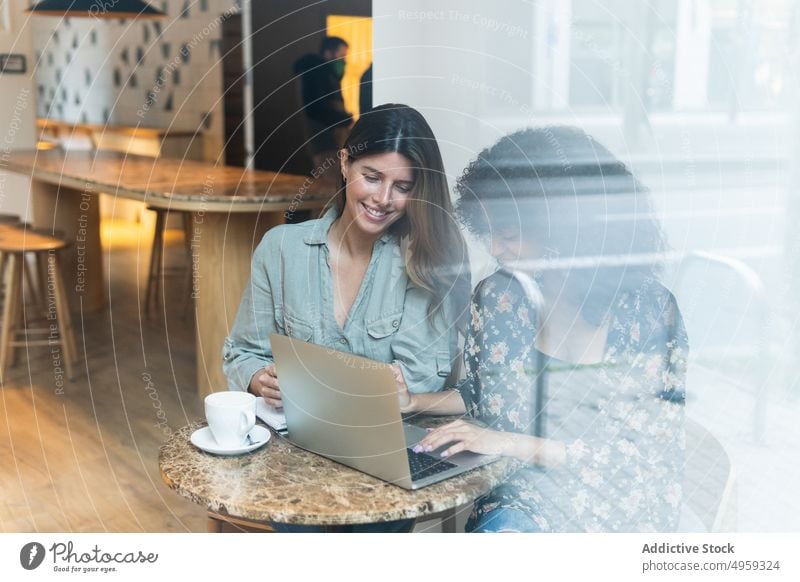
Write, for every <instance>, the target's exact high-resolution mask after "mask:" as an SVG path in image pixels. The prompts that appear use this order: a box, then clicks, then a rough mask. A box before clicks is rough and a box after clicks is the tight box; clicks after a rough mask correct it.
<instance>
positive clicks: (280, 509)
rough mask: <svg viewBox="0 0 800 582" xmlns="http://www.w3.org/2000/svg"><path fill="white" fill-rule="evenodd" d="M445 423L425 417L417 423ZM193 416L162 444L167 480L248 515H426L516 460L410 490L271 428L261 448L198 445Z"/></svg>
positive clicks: (487, 484)
mask: <svg viewBox="0 0 800 582" xmlns="http://www.w3.org/2000/svg"><path fill="white" fill-rule="evenodd" d="M437 422H442V420H441V419H430V420H427V421H426V420H423V421H422V422H418V423H417V424H431V423H437ZM204 425H205V422H197V423H193V424H190V425H189V426H186V427H183V428H182V429H180V430H178V431H176V432H175V433H173V434H172V436H171V437H170V439H169V440H168V441H167V442H166V443H165V444H164V445H163V446H162V447H161V450H160V453H159V467H160V469H161V476H162V478H163V480H164V482H165V483H166V484H167V485H168V486H169V487H170V488H171V489H174V490H175V491H176V492H177V493H178V494H180V495H181V496H182V497H185V498H187V499H189V500H191V501H193V502H194V503H197V504H199V505H202V506H204V507H205V508H207V509H208V510H210V511H212V512H215V513H219V514H222V515H227V516H230V517H238V518H243V519H247V520H253V521H277V522H282V523H293V524H325V525H345V524H356V523H371V522H377V521H390V520H396V519H407V518H416V517H422V516H425V515H430V514H433V513H437V512H440V511H444V510H446V509H450V508H453V507H457V506H459V505H463V504H465V503H469V502H471V501H473V500H474V499H476V498H477V497H480V496H481V495H483V494H485V493H487V492H488V491H489V490H491V489H492V488H493V487H494V486H496V485H497V484H499V483H500V482H501V481H502V480H503V479H504V478H505V477H506V476H507V475H508V474H510V473H511V472H512V471H513V470H514V469H515V468H516V467H517V463H518V462H517V461H513V460H510V459H501V460H499V461H497V462H495V463H492V464H490V465H485V466H483V467H480V468H478V469H474V470H472V471H469V472H467V473H464V474H462V475H459V476H457V477H453V478H451V479H447V480H445V481H442V482H440V483H436V484H434V485H430V486H428V487H424V488H422V489H419V490H417V491H407V490H405V489H401V488H400V487H398V486H396V485H391V484H389V483H386V482H384V481H381V480H380V479H377V478H375V477H371V476H370V475H367V474H365V473H361V472H359V471H356V470H354V469H351V468H349V467H346V466H344V465H340V464H338V463H335V462H333V461H330V460H328V459H326V458H324V457H321V456H319V455H316V454H314V453H310V452H308V451H304V450H302V449H300V448H298V447H296V446H294V445H292V444H291V443H290V442H289V441H288V440H287V439H286V438H284V437H281V436H279V435H278V434H276V433H274V432H273V433H272V438H271V439H270V441H269V442H268V443H267V444H266V445H265V446H264V447H263V448H261V449H259V450H257V451H254V452H252V453H250V454H246V455H242V456H237V457H219V456H215V455H211V454H208V453H205V452H203V451H200V450H199V449H197V448H195V447H194V445H192V444H191V442H190V441H189V437H190V435H191V434H192V432H193V431H195V430H196V429H198V428H200V427H202V426H204Z"/></svg>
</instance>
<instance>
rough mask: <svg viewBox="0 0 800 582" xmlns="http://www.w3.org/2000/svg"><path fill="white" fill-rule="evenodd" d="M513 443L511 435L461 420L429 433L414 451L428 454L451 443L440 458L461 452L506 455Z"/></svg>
mask: <svg viewBox="0 0 800 582" xmlns="http://www.w3.org/2000/svg"><path fill="white" fill-rule="evenodd" d="M513 441H514V434H513V433H507V432H499V431H496V430H491V429H488V428H481V427H479V426H477V425H474V424H472V423H469V422H466V421H463V420H456V421H455V422H451V423H449V424H445V425H444V426H440V427H438V428H435V429H433V430H432V431H430V432H429V433H428V434H427V435H426V436H425V438H423V439H422V440H421V441H420V442H419V444H417V446H415V447H414V451H415V452H417V453H420V452H426V453H429V452H431V451H433V450H436V449H438V448H439V447H442V446H444V445H446V444H448V443H453V444H452V445H451V446H450V447H449V448H448V449H446V450H445V451H444V452H443V453H442V455H441V456H442V457H450V456H452V455H455V454H456V453H460V452H461V451H472V452H473V453H480V454H483V455H508V454H509V453H510V451H511V448H512V446H513Z"/></svg>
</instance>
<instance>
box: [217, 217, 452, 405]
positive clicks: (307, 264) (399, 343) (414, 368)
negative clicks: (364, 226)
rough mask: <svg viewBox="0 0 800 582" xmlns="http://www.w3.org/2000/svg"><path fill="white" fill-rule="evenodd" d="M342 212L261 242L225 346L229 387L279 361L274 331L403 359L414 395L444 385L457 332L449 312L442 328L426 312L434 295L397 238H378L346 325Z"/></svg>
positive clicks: (239, 386) (275, 231)
mask: <svg viewBox="0 0 800 582" xmlns="http://www.w3.org/2000/svg"><path fill="white" fill-rule="evenodd" d="M336 217H337V214H336V210H335V209H330V210H329V211H328V212H327V213H326V214H325V215H324V216H323V217H322V218H320V219H318V220H310V221H307V222H304V223H301V224H291V225H280V226H277V227H274V228H272V229H270V230H269V231H268V232H267V233H266V234H265V235H264V238H263V239H262V240H261V242H260V243H259V245H258V248H256V251H255V253H254V255H253V261H252V269H251V274H250V282H249V283H248V285H247V287H246V288H245V291H244V294H243V296H242V302H241V304H240V306H239V311H238V313H237V315H236V320H235V322H234V326H233V329H232V330H231V333H230V335H229V336H228V337H227V338H226V339H225V345H224V348H223V357H224V362H223V370H224V372H225V375H226V376H227V378H228V387H229V389H231V390H247V389H248V386H249V385H250V380H251V379H252V377H253V375H254V374H255V373H256V372H258V371H259V370H260V369H262V368H264V367H266V366H268V365H269V364H271V363H272V362H273V359H272V348H271V346H270V342H269V334H270V333H278V334H281V335H288V336H291V337H294V338H297V339H300V340H303V341H307V342H311V343H315V344H318V345H322V346H327V347H331V348H334V349H337V350H339V351H344V352H350V353H354V354H357V355H360V356H365V357H367V358H371V359H373V360H377V361H381V362H387V363H389V362H393V361H397V362H398V363H399V364H400V366H401V368H402V370H403V375H404V377H405V380H406V384H407V385H408V389H409V390H410V391H411V392H433V391H437V390H441V389H442V387H443V386H444V382H445V380H446V379H447V377H448V376H449V375H450V369H451V362H452V361H453V358H455V357H456V356H457V353H458V352H457V341H458V337H457V331H456V329H455V326H453V325H450V324H449V323H448V322H445V321H444V319H445V318H443V317H437V319H436V324H435V325H434V324H433V323H431V321H430V319H429V318H428V317H427V311H428V306H429V305H430V303H431V301H432V300H433V296H432V294H431V293H430V292H428V291H427V290H425V289H422V288H420V287H418V286H417V285H415V284H414V283H412V282H411V281H410V280H409V278H408V276H407V274H406V269H405V263H404V261H403V257H402V255H401V250H400V244H399V241H398V240H397V238H396V237H395V236H394V235H390V234H385V235H383V236H382V237H381V238H380V239H378V240H377V241H376V242H375V245H374V247H373V250H372V258H371V259H370V263H369V266H368V267H367V271H366V274H365V275H364V280H363V282H362V283H361V288H360V289H359V292H358V295H357V296H356V299H355V301H354V302H353V306H352V307H351V309H350V313H349V315H348V318H347V322H346V323H345V326H344V329H341V328H340V327H339V324H338V322H337V321H336V318H335V317H334V306H333V281H332V277H331V268H330V258H329V257H330V255H329V249H328V230H329V229H330V227H331V225H332V224H333V222H334V221H335V220H336ZM278 374H279V377H280V370H279V371H278Z"/></svg>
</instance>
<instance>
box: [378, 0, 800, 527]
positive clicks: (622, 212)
mask: <svg viewBox="0 0 800 582" xmlns="http://www.w3.org/2000/svg"><path fill="white" fill-rule="evenodd" d="M400 4H401V3H399V2H394V1H390V0H376V2H375V3H374V18H375V21H374V22H375V39H376V40H375V42H376V46H375V95H376V99H375V102H376V103H381V102H406V103H408V104H410V105H413V106H415V107H418V108H419V109H420V110H421V111H422V112H423V114H425V116H426V118H428V119H429V121H430V122H431V124H432V126H433V128H434V131H435V132H436V135H437V137H438V138H439V141H440V144H441V147H442V150H443V154H444V157H445V163H446V167H447V170H448V178H449V180H450V183H451V186H452V185H453V184H454V183H456V181H457V179H458V178H459V177H461V176H462V175H463V173H464V169H465V168H466V167H467V165H468V164H469V162H470V161H471V160H474V159H476V158H477V157H478V156H479V154H480V153H481V151H482V150H483V149H484V148H486V147H488V146H491V145H492V144H493V143H495V142H497V141H498V140H499V139H501V138H502V137H503V136H505V135H507V134H509V133H511V132H515V131H518V130H520V129H522V128H526V127H532V128H544V127H548V126H561V125H568V126H573V127H577V128H580V130H582V131H584V132H586V134H588V135H590V136H591V137H592V138H593V139H594V140H596V141H597V142H598V143H600V144H602V145H603V146H604V147H606V148H608V150H609V152H610V154H611V155H612V156H613V157H614V158H616V159H617V160H619V161H621V162H622V163H624V164H625V165H626V166H627V167H628V168H629V169H630V170H631V171H632V172H633V174H634V175H635V177H636V178H637V179H638V181H639V182H640V184H641V185H642V186H643V189H646V191H647V193H648V204H647V205H638V204H632V205H627V206H626V205H625V204H624V203H621V202H620V203H618V204H617V203H616V202H617V201H619V200H620V199H618V198H615V199H614V200H615V204H609V205H608V209H607V212H605V214H604V215H603V220H604V225H605V227H604V228H606V234H608V233H610V232H613V231H614V230H615V229H616V231H617V232H627V231H628V230H629V229H630V224H631V222H637V221H638V222H641V221H644V220H650V219H652V220H655V221H657V222H658V223H659V225H660V228H661V230H662V231H663V233H664V235H665V240H666V246H665V247H664V248H663V249H662V250H660V251H658V253H657V254H658V259H657V260H658V261H659V262H660V264H662V265H663V271H662V274H661V281H662V282H663V284H664V286H665V287H666V288H667V289H668V290H669V291H670V292H671V293H672V295H674V297H675V298H676V300H677V303H678V306H679V309H680V312H681V314H682V317H683V320H684V322H685V326H686V330H687V333H688V340H689V358H688V373H687V375H686V378H687V380H686V405H685V413H686V419H687V421H689V422H691V423H695V424H696V425H697V426H701V427H702V428H703V429H704V430H707V431H708V433H709V434H710V435H711V436H712V437H713V439H714V442H716V443H719V444H720V445H721V447H722V450H723V451H724V457H721V456H719V455H718V456H716V457H714V458H715V459H716V460H715V461H714V460H712V461H711V464H712V465H713V466H719V467H721V466H725V467H727V468H728V469H729V470H726V471H723V474H724V475H725V476H727V477H731V479H732V476H733V475H735V476H736V478H735V480H731V481H730V482H727V481H726V483H727V484H728V485H730V486H731V489H729V491H735V498H736V499H737V500H738V504H737V506H736V508H735V509H731V510H730V511H727V512H726V511H723V509H724V508H723V509H720V511H719V513H717V514H715V517H716V518H718V519H719V520H722V521H718V522H717V523H716V525H717V527H719V526H720V523H725V524H726V525H725V527H727V528H733V529H738V530H740V531H796V530H797V529H798V528H800V511H798V509H800V501H798V500H797V499H796V496H795V495H794V494H793V492H794V491H796V490H797V489H798V488H800V467H798V464H797V462H796V459H797V458H798V455H799V454H800V439H799V438H798V436H800V431H798V429H797V422H796V418H798V416H800V365H799V364H798V362H800V358H798V351H799V350H800V341H798V331H800V326H799V322H798V321H797V315H796V314H797V313H798V309H797V307H798V302H799V301H798V298H800V235H799V234H798V227H797V225H798V224H800V220H799V219H800V191H799V190H800V188H798V186H800V176H799V175H798V172H797V169H796V168H797V166H798V164H797V162H798V159H797V158H798V153H797V137H798V130H799V129H800V125H798V106H797V105H796V104H797V103H798V102H800V101H798V91H797V72H796V71H797V70H798V67H797V64H798V63H797V58H798V38H800V37H799V36H798V32H800V21H799V20H798V18H799V17H800V3H798V2H796V1H794V0H759V1H758V2H756V1H754V0H649V1H640V0H572V1H563V0H559V1H557V0H543V1H541V2H536V3H529V2H523V1H521V0H520V1H517V0H512V1H509V2H504V3H502V4H503V5H502V6H501V7H499V6H487V5H486V3H483V2H478V1H477V0H476V1H466V2H463V1H462V2H457V3H456V2H442V3H440V4H441V5H442V6H440V7H438V8H437V10H432V9H431V8H430V6H429V5H428V4H426V3H425V2H422V1H421V0H420V1H412V2H403V3H402V6H401V5H400ZM552 152H555V153H556V154H557V153H558V147H557V146H555V145H554V146H553V148H552ZM552 152H551V153H552ZM484 153H485V152H484ZM567 158H568V156H567ZM567 158H565V159H567ZM529 163H530V164H531V166H532V167H534V168H536V169H537V171H540V170H541V167H540V166H539V165H537V164H539V162H537V160H536V159H531V160H529ZM595 185H596V187H597V189H598V190H599V192H596V194H599V195H601V197H602V196H609V194H608V193H604V191H603V189H604V188H605V187H607V186H608V183H607V181H604V180H603V179H602V177H601V178H599V179H597V181H596V182H595ZM573 186H574V184H573ZM520 188H522V189H526V188H527V190H528V191H530V190H534V189H535V188H533V187H530V186H521V187H520ZM537 188H538V186H537ZM506 189H507V191H508V192H513V191H515V190H514V189H515V186H510V185H506ZM545 190H546V188H545ZM571 192H572V194H571V195H573V196H577V194H576V192H577V190H575V189H574V188H573V190H571ZM459 193H461V194H463V192H462V191H459ZM516 193H517V195H519V191H518V190H517V191H516ZM528 194H530V192H528ZM528 194H525V195H528ZM456 195H457V193H454V196H456ZM638 195H639V193H638V192H637V196H638ZM605 200H608V198H605ZM523 207H524V205H517V206H515V208H516V209H517V210H516V211H517V212H520V210H519V209H520V208H523ZM554 208H555V207H554ZM530 212H533V211H530ZM563 212H568V210H563ZM530 216H532V215H525V216H523V215H520V216H519V217H518V220H517V224H518V226H517V228H518V229H520V231H521V232H522V234H523V235H524V231H525V229H526V225H528V227H530V228H532V227H531V226H530V225H531V224H534V222H535V221H533V222H532V221H530V220H528V219H529V218H530ZM537 216H541V215H537ZM576 216H577V215H576ZM560 218H561V219H563V218H564V215H563V214H562V215H560ZM536 224H539V223H538V222H537V223H536ZM551 224H557V223H555V222H551ZM537 228H538V227H537ZM541 228H544V227H541ZM579 232H586V230H585V229H579ZM495 234H496V233H495ZM603 240H606V241H607V240H609V239H608V238H605V239H603ZM603 248H604V247H603V245H602V244H600V245H598V247H597V250H598V252H597V257H595V259H596V262H595V267H593V268H597V264H601V263H603V261H606V262H608V261H609V260H612V261H613V260H621V261H623V262H627V263H628V264H642V262H646V261H649V260H651V259H652V255H651V254H649V253H650V251H649V250H648V252H647V253H637V252H635V248H634V247H630V249H629V252H623V253H617V255H619V256H616V257H615V258H612V259H609V257H608V256H607V255H606V253H605V252H604V251H603ZM471 249H472V251H473V260H475V259H474V257H478V256H483V257H484V259H483V262H481V261H476V264H479V267H477V269H479V270H480V274H478V275H476V276H475V280H476V281H477V280H480V279H481V278H482V277H483V276H485V275H486V274H488V273H491V272H492V269H494V268H495V263H494V262H493V261H492V259H491V258H488V257H489V253H488V252H486V251H487V247H486V245H481V244H480V242H479V241H472V243H471ZM481 253H483V255H482V254H481ZM587 256H588V255H586V254H585V253H584V255H581V256H580V257H579V258H580V261H578V262H581V261H583V262H582V263H581V264H584V265H585V264H586V257H587ZM523 258H524V257H523ZM528 258H529V257H528ZM568 258H569V257H567V259H568ZM574 258H575V257H573V259H574ZM536 260H538V261H539V262H538V263H536V261H534V264H533V267H532V268H533V270H534V271H535V268H536V266H537V265H538V266H539V268H543V267H542V265H545V267H546V265H547V261H548V260H549V261H551V264H552V260H553V257H552V256H549V257H548V256H542V255H541V254H540V255H537V257H536ZM558 260H560V261H562V266H563V260H565V257H564V255H563V254H562V255H560V256H559V257H558ZM542 261H544V262H542ZM576 264H577V263H576ZM529 266H530V265H529ZM576 268H577V267H576ZM693 426H694V425H693ZM687 450H694V449H687ZM726 463H727V464H726ZM727 477H726V478H727ZM685 492H686V491H685ZM716 498H717V499H718V498H719V496H717V497H716ZM723 514H724V515H723ZM723 518H724V519H723Z"/></svg>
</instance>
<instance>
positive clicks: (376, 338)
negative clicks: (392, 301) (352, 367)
mask: <svg viewBox="0 0 800 582" xmlns="http://www.w3.org/2000/svg"><path fill="white" fill-rule="evenodd" d="M402 318H403V312H402V311H397V312H395V313H390V314H388V315H381V316H380V317H376V318H374V319H371V320H368V321H367V322H366V327H367V340H368V344H369V351H370V352H372V357H373V358H375V359H380V360H383V359H385V358H387V357H388V356H389V351H388V350H389V347H390V346H391V344H392V339H393V338H394V337H395V334H396V333H397V330H399V329H400V321H401V320H402Z"/></svg>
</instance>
